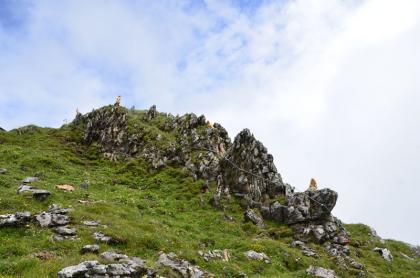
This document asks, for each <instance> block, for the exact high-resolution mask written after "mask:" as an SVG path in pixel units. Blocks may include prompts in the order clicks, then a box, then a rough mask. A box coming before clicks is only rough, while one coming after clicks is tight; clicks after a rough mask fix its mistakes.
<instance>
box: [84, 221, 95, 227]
mask: <svg viewBox="0 0 420 278" xmlns="http://www.w3.org/2000/svg"><path fill="white" fill-rule="evenodd" d="M82 224H83V225H85V226H89V227H96V226H98V225H99V222H97V221H89V220H88V221H83V222H82Z"/></svg>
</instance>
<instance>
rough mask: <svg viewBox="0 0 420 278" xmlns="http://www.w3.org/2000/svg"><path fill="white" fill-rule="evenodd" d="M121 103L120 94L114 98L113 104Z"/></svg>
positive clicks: (118, 104)
mask: <svg viewBox="0 0 420 278" xmlns="http://www.w3.org/2000/svg"><path fill="white" fill-rule="evenodd" d="M120 104H121V96H117V98H116V99H115V104H114V105H115V106H120Z"/></svg>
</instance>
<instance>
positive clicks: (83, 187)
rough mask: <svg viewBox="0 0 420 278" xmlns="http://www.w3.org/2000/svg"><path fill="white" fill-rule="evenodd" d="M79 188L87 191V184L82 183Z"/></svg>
mask: <svg viewBox="0 0 420 278" xmlns="http://www.w3.org/2000/svg"><path fill="white" fill-rule="evenodd" d="M80 188H81V189H88V188H89V184H88V183H87V182H82V183H81V184H80Z"/></svg>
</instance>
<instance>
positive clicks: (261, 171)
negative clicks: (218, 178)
mask: <svg viewBox="0 0 420 278" xmlns="http://www.w3.org/2000/svg"><path fill="white" fill-rule="evenodd" d="M220 164H221V167H220V168H221V172H222V176H223V183H224V185H225V187H228V188H229V190H230V191H232V192H233V193H236V194H237V195H244V196H245V197H246V198H248V199H249V200H251V201H252V202H257V203H258V202H261V201H263V200H266V199H270V198H274V197H275V196H277V195H279V194H285V193H287V192H286V191H287V190H286V186H285V184H284V183H283V181H282V178H281V176H280V174H279V173H278V172H277V169H276V166H275V165H274V162H273V156H272V155H271V154H269V153H267V149H266V147H264V145H263V144H262V143H261V142H260V141H258V140H256V139H255V137H254V135H252V134H251V132H250V131H249V130H248V129H244V130H243V131H241V132H240V133H239V134H238V135H237V136H236V137H235V140H234V142H233V145H232V147H231V148H230V149H229V150H228V152H227V154H226V156H225V159H223V160H222V161H221V162H220Z"/></svg>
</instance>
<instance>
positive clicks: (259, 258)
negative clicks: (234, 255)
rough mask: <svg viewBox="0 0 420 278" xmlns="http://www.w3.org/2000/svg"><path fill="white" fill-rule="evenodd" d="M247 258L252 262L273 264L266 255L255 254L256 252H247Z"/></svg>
mask: <svg viewBox="0 0 420 278" xmlns="http://www.w3.org/2000/svg"><path fill="white" fill-rule="evenodd" d="M245 256H246V257H247V258H248V259H250V260H256V261H263V262H265V263H266V264H268V263H270V262H271V260H270V258H269V257H268V256H267V255H266V254H264V253H258V252H255V251H254V250H249V251H246V252H245Z"/></svg>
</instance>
